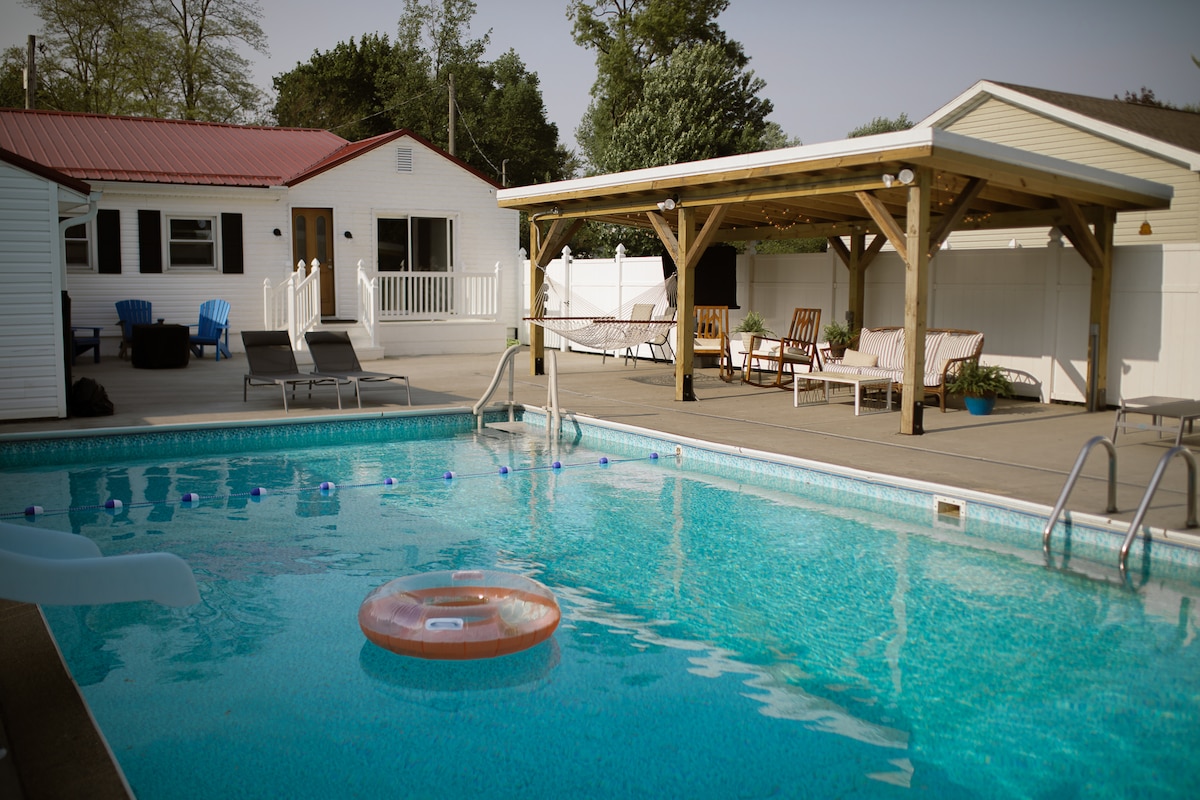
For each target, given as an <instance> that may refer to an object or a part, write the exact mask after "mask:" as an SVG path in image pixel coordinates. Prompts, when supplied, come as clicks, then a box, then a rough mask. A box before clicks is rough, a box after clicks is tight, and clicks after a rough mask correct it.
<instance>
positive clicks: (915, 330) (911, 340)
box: [900, 169, 933, 435]
mask: <svg viewBox="0 0 1200 800" xmlns="http://www.w3.org/2000/svg"><path fill="white" fill-rule="evenodd" d="M932 184H933V176H932V174H931V172H930V170H928V169H918V170H917V171H916V177H915V179H914V180H913V182H912V184H911V185H910V186H909V187H908V220H907V224H906V226H905V227H906V229H905V239H906V246H905V253H904V388H903V389H901V399H900V432H901V433H908V434H917V435H919V434H923V433H924V432H925V421H924V411H925V328H926V324H925V310H926V309H925V306H926V303H927V298H928V296H929V195H930V189H931V188H932Z"/></svg>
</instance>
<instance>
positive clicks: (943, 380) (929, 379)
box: [822, 328, 983, 411]
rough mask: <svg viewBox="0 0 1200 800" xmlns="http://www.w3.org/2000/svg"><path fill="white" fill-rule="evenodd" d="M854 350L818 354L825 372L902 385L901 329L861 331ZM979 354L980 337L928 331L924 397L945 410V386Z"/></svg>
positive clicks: (944, 330) (972, 333)
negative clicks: (836, 355)
mask: <svg viewBox="0 0 1200 800" xmlns="http://www.w3.org/2000/svg"><path fill="white" fill-rule="evenodd" d="M856 344H857V345H858V346H857V348H853V349H848V350H846V353H845V355H843V356H842V358H841V359H837V358H833V357H832V356H831V355H830V353H829V352H828V349H827V348H826V351H825V353H824V354H823V355H822V361H823V362H824V366H823V369H824V371H825V372H843V373H849V374H851V375H873V376H877V377H880V378H891V379H892V383H893V384H894V388H897V389H899V388H901V385H902V384H903V382H904V328H863V329H862V330H861V331H860V332H859V334H858V339H857V342H856ZM982 353H983V334H982V333H980V332H978V331H966V330H959V329H957V328H930V329H928V330H927V331H926V332H925V394H926V396H929V395H936V396H937V398H938V404H939V405H940V406H941V408H942V411H945V410H946V384H947V383H949V382H950V380H952V379H953V377H954V375H955V373H956V372H957V371H958V368H959V365H961V364H962V363H963V362H964V361H972V360H978V358H979V356H980V355H981V354H982Z"/></svg>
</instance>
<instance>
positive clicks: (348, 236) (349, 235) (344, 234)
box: [342, 231, 354, 239]
mask: <svg viewBox="0 0 1200 800" xmlns="http://www.w3.org/2000/svg"><path fill="white" fill-rule="evenodd" d="M342 236H345V237H346V238H347V239H353V238H354V234H353V233H351V232H350V231H346V232H345V233H343V234H342Z"/></svg>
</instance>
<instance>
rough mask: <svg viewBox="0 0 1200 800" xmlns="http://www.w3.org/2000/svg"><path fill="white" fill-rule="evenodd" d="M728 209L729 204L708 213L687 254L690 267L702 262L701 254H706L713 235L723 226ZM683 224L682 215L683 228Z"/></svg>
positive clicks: (693, 267) (681, 253)
mask: <svg viewBox="0 0 1200 800" xmlns="http://www.w3.org/2000/svg"><path fill="white" fill-rule="evenodd" d="M728 211H729V206H717V207H716V208H714V209H713V210H712V213H710V214H709V215H708V219H706V220H705V221H704V227H702V228H701V229H700V233H699V234H697V236H696V239H695V241H694V242H692V244H691V246H690V247H689V248H688V252H687V254H686V258H687V265H688V269H695V268H696V265H697V264H699V263H700V258H701V256H703V255H704V251H705V250H707V249H708V246H709V245H710V244H712V241H713V237H714V236H716V234H717V231H718V230H720V228H721V220H723V219H725V214H726V213H727V212H728ZM682 225H683V218H682V217H680V227H681V228H682ZM680 255H684V253H683V252H682V251H681V252H680ZM676 263H679V262H676Z"/></svg>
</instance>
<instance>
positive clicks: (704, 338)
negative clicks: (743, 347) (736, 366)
mask: <svg viewBox="0 0 1200 800" xmlns="http://www.w3.org/2000/svg"><path fill="white" fill-rule="evenodd" d="M692 355H693V356H716V357H717V369H718V373H719V375H720V378H721V380H723V381H726V382H729V381H732V380H733V354H732V353H731V352H730V350H729V306H696V338H695V341H694V343H693V344H692Z"/></svg>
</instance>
